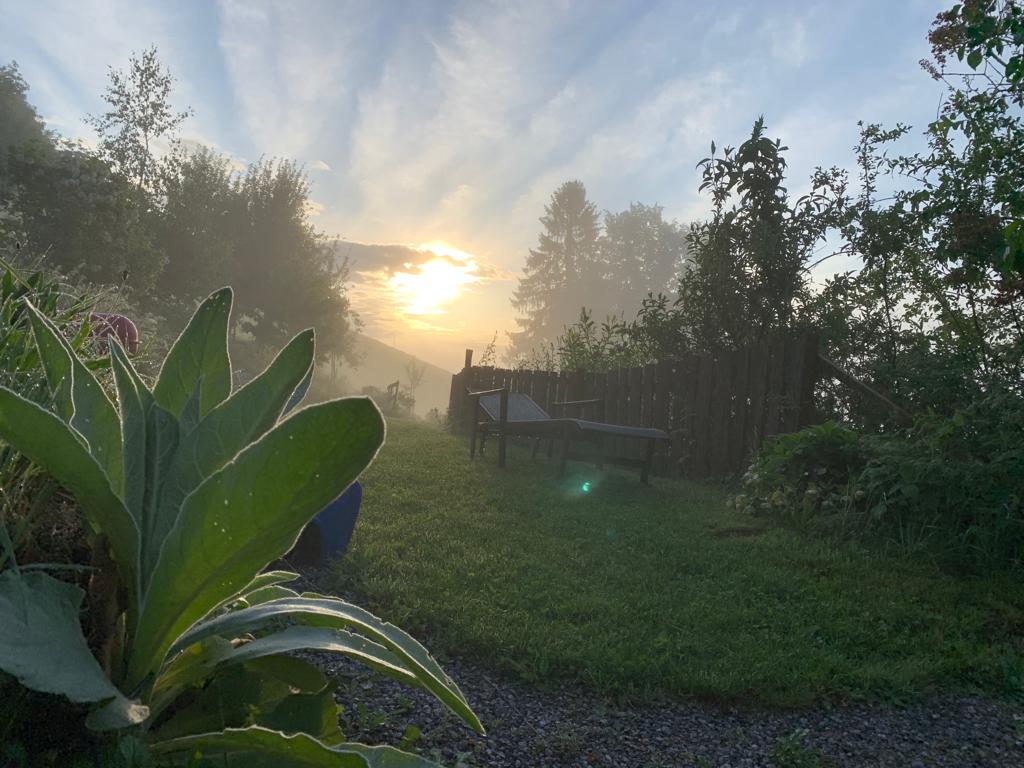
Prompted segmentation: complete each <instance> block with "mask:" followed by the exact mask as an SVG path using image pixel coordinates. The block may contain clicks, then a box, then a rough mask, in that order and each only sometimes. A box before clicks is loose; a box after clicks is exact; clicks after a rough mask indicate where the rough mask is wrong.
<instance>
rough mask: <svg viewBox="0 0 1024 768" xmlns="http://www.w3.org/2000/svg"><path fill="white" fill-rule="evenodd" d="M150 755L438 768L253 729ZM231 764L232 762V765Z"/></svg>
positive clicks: (395, 753)
mask: <svg viewBox="0 0 1024 768" xmlns="http://www.w3.org/2000/svg"><path fill="white" fill-rule="evenodd" d="M152 750H153V752H154V754H158V755H163V754H174V753H179V754H181V753H185V754H188V753H191V752H194V751H196V750H198V751H200V752H201V753H203V755H204V756H210V757H213V756H220V755H224V754H227V755H244V756H245V765H247V766H250V768H440V766H438V764H437V763H435V762H432V761H430V760H427V759H425V758H422V757H419V756H418V755H411V754H409V753H408V752H402V751H400V750H397V749H395V748H394V747H367V746H364V745H362V744H353V743H350V742H346V743H344V744H339V745H337V746H333V747H328V746H327V745H326V744H322V743H321V742H319V741H317V740H316V739H314V738H312V737H311V736H306V735H305V734H301V733H298V734H295V735H292V736H286V735H285V734H283V733H281V732H280V731H272V730H270V729H268V728H261V727H259V726H253V727H251V728H229V729H227V730H225V731H222V732H221V733H206V734H200V735H196V736H184V737H182V738H178V739H170V740H168V741H162V742H158V743H156V744H154V745H153V747H152ZM232 765H234V763H232Z"/></svg>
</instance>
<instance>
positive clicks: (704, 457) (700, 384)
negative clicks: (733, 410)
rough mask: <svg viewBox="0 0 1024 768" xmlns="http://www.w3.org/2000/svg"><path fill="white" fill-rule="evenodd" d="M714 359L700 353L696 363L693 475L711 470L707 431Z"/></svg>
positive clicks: (692, 448) (699, 475)
mask: <svg viewBox="0 0 1024 768" xmlns="http://www.w3.org/2000/svg"><path fill="white" fill-rule="evenodd" d="M714 372H715V359H714V358H713V357H712V356H711V355H701V356H700V357H699V358H698V364H697V393H696V399H695V402H694V405H693V440H692V447H691V450H692V452H693V456H692V458H693V461H692V467H693V475H694V477H707V476H708V473H709V472H710V470H711V467H710V462H709V448H710V446H709V445H708V441H709V433H710V431H711V387H712V384H713V383H714Z"/></svg>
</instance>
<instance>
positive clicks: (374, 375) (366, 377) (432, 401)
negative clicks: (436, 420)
mask: <svg viewBox="0 0 1024 768" xmlns="http://www.w3.org/2000/svg"><path fill="white" fill-rule="evenodd" d="M356 345H357V346H356V349H357V351H358V352H359V354H360V356H361V357H362V362H361V363H360V364H359V367H358V368H354V369H352V368H349V369H345V370H344V371H342V373H343V375H344V376H345V380H346V382H347V383H348V387H349V389H350V390H351V391H352V392H359V391H360V390H361V389H362V388H363V387H365V386H371V385H372V386H375V387H380V388H381V389H383V388H384V387H385V386H387V385H388V384H390V383H391V382H393V381H396V380H397V381H401V382H402V387H403V388H404V387H408V386H409V377H408V376H407V375H406V372H405V365H406V363H408V362H409V361H410V360H415V361H416V363H417V364H419V365H422V366H424V367H425V372H424V374H423V381H421V382H420V385H419V386H418V387H417V388H416V415H418V416H424V415H426V413H427V411H429V410H430V409H431V408H437V409H438V410H440V411H441V413H442V414H443V413H444V412H445V409H446V408H448V394H449V390H450V389H451V384H452V372H451V371H446V370H444V369H443V368H439V367H438V366H436V365H433V364H431V363H428V362H425V361H423V360H420V359H419V358H418V357H415V356H414V355H410V354H409V353H408V352H403V351H402V350H400V349H395V348H394V347H392V346H390V345H388V344H385V343H384V342H382V341H378V340H377V339H373V338H370V337H369V336H364V335H363V334H358V337H357V342H356Z"/></svg>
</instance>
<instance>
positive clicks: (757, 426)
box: [743, 342, 770, 459]
mask: <svg viewBox="0 0 1024 768" xmlns="http://www.w3.org/2000/svg"><path fill="white" fill-rule="evenodd" d="M769 352H770V350H769V347H768V344H767V342H762V343H759V344H755V345H753V346H751V347H750V348H749V349H748V350H747V355H748V358H749V361H750V362H749V363H748V368H747V371H748V373H747V398H748V399H749V401H750V407H749V410H748V411H747V422H746V424H744V425H743V434H744V437H743V445H744V450H745V451H746V455H747V458H748V459H749V458H752V457H753V456H754V455H755V454H756V453H757V448H758V446H760V445H761V441H762V440H764V424H765V412H766V410H767V408H766V407H765V406H766V402H765V399H766V397H767V393H768V363H769Z"/></svg>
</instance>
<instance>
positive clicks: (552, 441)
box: [548, 437, 555, 461]
mask: <svg viewBox="0 0 1024 768" xmlns="http://www.w3.org/2000/svg"><path fill="white" fill-rule="evenodd" d="M554 455H555V438H553V437H549V438H548V461H551V457H552V456H554Z"/></svg>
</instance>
